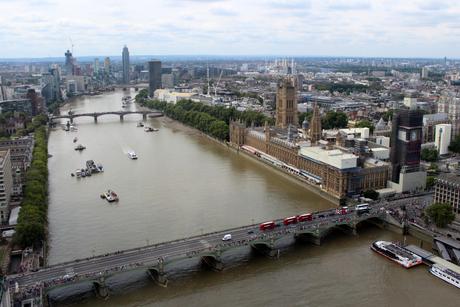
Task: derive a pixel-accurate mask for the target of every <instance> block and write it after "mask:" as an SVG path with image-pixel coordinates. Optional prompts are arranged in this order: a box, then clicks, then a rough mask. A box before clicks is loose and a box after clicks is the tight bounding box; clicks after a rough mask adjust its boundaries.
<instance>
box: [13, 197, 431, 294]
mask: <svg viewBox="0 0 460 307" xmlns="http://www.w3.org/2000/svg"><path fill="white" fill-rule="evenodd" d="M426 197H427V196H426V195H423V196H413V197H407V198H405V199H396V200H393V201H391V202H387V201H380V202H376V203H374V204H372V205H371V209H370V212H369V213H365V214H362V215H359V214H357V213H356V212H355V211H353V210H352V211H350V212H349V213H348V214H344V215H341V214H337V213H336V212H335V210H334V209H331V210H327V211H322V212H317V213H314V214H313V220H311V221H305V222H299V223H297V224H290V225H284V224H283V219H278V220H276V221H275V222H276V224H277V227H275V228H274V229H271V230H265V231H262V230H260V229H259V227H258V224H254V225H249V226H243V227H238V228H233V229H227V230H224V231H218V232H213V233H208V234H203V235H197V236H193V237H189V238H184V239H179V240H175V241H170V242H164V243H159V244H155V245H149V246H144V247H140V248H134V249H129V250H124V251H119V252H115V253H109V254H106V255H101V256H96V257H91V258H86V259H79V260H75V261H70V262H66V263H61V264H56V265H52V266H48V267H45V268H43V269H41V270H39V271H37V272H27V273H24V274H17V275H10V276H8V277H7V284H8V287H9V290H10V293H13V292H14V290H15V288H16V283H17V288H18V289H19V293H20V294H21V295H22V294H23V293H40V295H39V296H40V298H39V299H40V300H42V299H44V298H47V293H49V291H50V290H52V289H54V288H58V287H63V286H68V285H71V284H75V283H80V282H91V283H92V284H93V287H94V290H95V292H96V294H97V295H98V296H100V297H107V296H108V295H109V288H108V286H107V284H106V280H107V278H109V277H111V276H113V275H115V274H118V273H120V272H126V271H130V270H139V269H144V270H145V271H146V272H147V274H148V275H149V276H150V277H151V278H152V279H153V280H154V281H155V282H156V283H157V284H159V285H161V286H166V285H167V282H168V279H167V276H166V270H165V267H166V266H167V265H170V264H172V263H174V262H177V261H180V260H183V259H187V258H198V259H200V261H201V263H202V264H204V265H206V266H208V267H211V268H212V269H214V270H217V271H220V270H222V269H223V268H224V263H223V262H222V255H223V254H224V253H226V252H227V251H229V250H232V249H235V248H239V247H243V246H250V247H251V248H252V249H253V250H255V251H258V252H260V253H262V254H264V255H267V256H269V257H276V256H278V255H279V250H278V248H277V247H276V246H277V241H278V240H280V239H282V238H285V237H294V238H296V239H302V240H304V241H309V242H312V243H314V244H317V245H319V244H321V241H322V240H323V239H324V238H325V237H326V236H327V235H328V234H329V233H331V231H332V230H333V229H338V230H341V231H344V232H346V233H350V234H356V232H357V227H358V226H359V225H360V224H361V223H362V222H365V221H369V222H371V223H373V224H376V225H378V226H380V227H382V228H384V227H386V225H388V223H390V224H394V223H393V222H392V220H391V217H390V216H389V215H388V213H387V211H386V210H387V209H391V208H394V207H397V206H401V205H403V204H408V203H411V202H412V203H417V202H422V201H426ZM397 226H398V227H400V226H401V225H400V224H398V225H397ZM225 234H231V235H232V240H230V241H223V240H222V238H223V236H224V235H225ZM37 287H38V288H39V290H40V291H37ZM30 289H35V292H34V291H30ZM20 297H21V299H20V300H21V301H24V299H25V298H26V297H27V296H20ZM13 299H14V297H13ZM28 299H30V297H29V298H28ZM34 299H37V296H35V297H34Z"/></svg>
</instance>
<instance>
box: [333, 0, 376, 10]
mask: <svg viewBox="0 0 460 307" xmlns="http://www.w3.org/2000/svg"><path fill="white" fill-rule="evenodd" d="M328 8H329V9H330V10H337V11H351V10H369V9H370V8H371V4H370V2H368V1H333V2H332V3H331V4H330V5H329V7H328Z"/></svg>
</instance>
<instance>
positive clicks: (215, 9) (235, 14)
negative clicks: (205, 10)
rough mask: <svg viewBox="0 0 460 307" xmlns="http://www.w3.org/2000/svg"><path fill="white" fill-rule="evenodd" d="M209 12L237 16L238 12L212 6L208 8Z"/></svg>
mask: <svg viewBox="0 0 460 307" xmlns="http://www.w3.org/2000/svg"><path fill="white" fill-rule="evenodd" d="M210 12H211V13H212V14H214V15H219V16H232V17H234V16H237V15H238V13H237V12H235V11H232V10H228V9H224V8H213V9H211V10H210Z"/></svg>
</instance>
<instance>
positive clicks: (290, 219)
mask: <svg viewBox="0 0 460 307" xmlns="http://www.w3.org/2000/svg"><path fill="white" fill-rule="evenodd" d="M295 223H297V216H290V217H287V218H285V219H284V220H283V224H284V225H290V224H295Z"/></svg>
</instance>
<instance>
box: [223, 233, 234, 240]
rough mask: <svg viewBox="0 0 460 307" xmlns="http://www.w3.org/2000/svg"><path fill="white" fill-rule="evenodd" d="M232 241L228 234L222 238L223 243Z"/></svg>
mask: <svg viewBox="0 0 460 307" xmlns="http://www.w3.org/2000/svg"><path fill="white" fill-rule="evenodd" d="M231 239H232V235H231V234H229V233H228V234H226V235H225V236H224V237H223V238H222V241H230V240H231Z"/></svg>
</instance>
